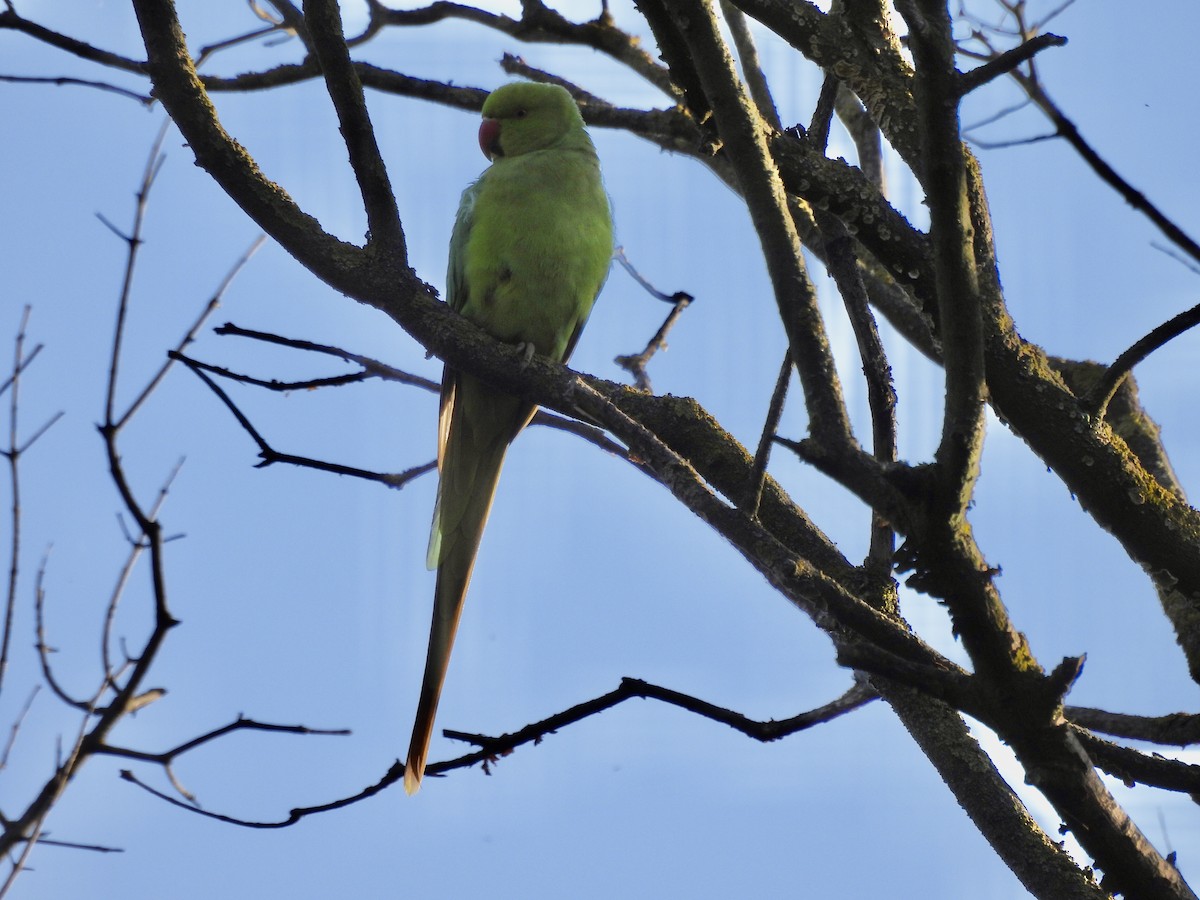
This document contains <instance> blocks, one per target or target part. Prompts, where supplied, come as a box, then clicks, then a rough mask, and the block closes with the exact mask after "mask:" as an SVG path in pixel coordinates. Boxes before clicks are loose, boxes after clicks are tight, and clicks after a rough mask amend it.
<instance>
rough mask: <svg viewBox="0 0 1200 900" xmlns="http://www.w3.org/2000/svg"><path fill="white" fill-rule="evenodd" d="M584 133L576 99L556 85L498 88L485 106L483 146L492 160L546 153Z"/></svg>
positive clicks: (523, 83) (481, 131)
mask: <svg viewBox="0 0 1200 900" xmlns="http://www.w3.org/2000/svg"><path fill="white" fill-rule="evenodd" d="M576 132H578V133H582V132H583V117H582V116H581V115H580V114H579V107H578V106H576V105H575V100H574V98H572V97H571V95H570V94H569V93H568V92H567V91H566V89H564V88H561V87H559V86H558V85H556V84H534V83H533V82H529V81H518V82H514V83H512V84H506V85H504V86H503V87H500V88H497V89H496V90H494V91H492V93H490V94H489V95H488V98H487V100H485V101H484V103H483V123H482V124H481V125H480V126H479V146H480V148H481V149H482V150H483V154H484V156H486V157H487V158H488V159H490V160H496V159H499V158H504V157H511V156H520V155H521V154H522V153H530V152H532V151H534V150H545V149H546V148H547V147H553V146H555V145H557V144H559V143H561V142H562V141H563V140H564V139H565V138H567V137H568V136H570V135H572V134H574V133H576Z"/></svg>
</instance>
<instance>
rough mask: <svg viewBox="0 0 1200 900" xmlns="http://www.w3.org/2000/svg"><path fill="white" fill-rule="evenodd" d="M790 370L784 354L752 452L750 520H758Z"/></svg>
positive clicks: (790, 367) (789, 363)
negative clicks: (756, 444)
mask: <svg viewBox="0 0 1200 900" xmlns="http://www.w3.org/2000/svg"><path fill="white" fill-rule="evenodd" d="M792 368H793V366H792V354H791V353H784V354H783V362H782V363H780V366H779V375H778V377H776V379H775V389H774V390H773V391H772V392H771V403H770V405H769V406H768V407H767V417H766V419H764V420H763V427H762V435H761V436H760V437H759V439H758V447H757V448H756V449H755V451H754V464H753V465H752V466H751V468H750V490H749V491H747V494H746V496H747V500H746V512H747V513H748V514H749V516H750V518H752V519H757V518H758V507H759V504H761V503H762V492H763V485H765V484H766V482H767V464H768V463H769V462H770V461H771V446H772V445H773V444H774V443H775V437H776V432H778V431H779V420H780V418H781V417H782V416H783V405H784V402H785V401H786V400H787V389H788V383H789V382H790V381H791V380H792Z"/></svg>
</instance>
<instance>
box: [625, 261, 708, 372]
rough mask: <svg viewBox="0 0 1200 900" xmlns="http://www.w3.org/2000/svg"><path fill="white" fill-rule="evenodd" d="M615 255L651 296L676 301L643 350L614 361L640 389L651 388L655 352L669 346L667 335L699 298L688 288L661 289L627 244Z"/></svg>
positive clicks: (666, 301)
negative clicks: (632, 256)
mask: <svg viewBox="0 0 1200 900" xmlns="http://www.w3.org/2000/svg"><path fill="white" fill-rule="evenodd" d="M613 258H614V259H616V261H617V262H619V263H620V264H621V268H623V269H624V270H625V271H626V272H628V273H629V274H630V275H631V276H632V277H633V280H634V281H636V282H637V283H638V284H640V285H641V286H642V287H643V288H644V289H645V291H646V293H648V294H649V295H650V296H651V297H653V298H654V299H656V300H661V301H662V302H663V303H671V304H674V306H673V308H672V309H671V312H670V313H668V314H667V318H666V319H665V320H664V321H663V323H662V325H660V326H659V329H658V331H656V332H655V333H654V337H652V338H650V340H649V342H648V343H647V344H646V346H645V349H643V350H642V352H641V353H635V354H632V355H630V356H618V357H617V358H616V359H614V360H613V362H615V363H616V364H617V365H618V366H620V367H621V368H622V369H624V370H625V371H626V372H629V373H630V374H631V375H633V379H634V384H635V385H636V386H637V388H638V390H642V391H650V390H652V387H651V384H650V376H649V375H648V374H647V372H646V366H647V365H648V364H649V362H650V360H651V358H652V357H653V356H654V354H655V353H657V352H658V351H659V350H665V349H666V347H667V334H668V333H669V332H670V330H671V329H672V328H674V327H675V323H676V322H677V321H678V320H679V317H680V315H682V314H683V311H684V310H685V309H687V308H688V306H689V305H690V304H691V303H692V301H693V300H695V298H694V297H693V296H692V295H691V294H689V293H687V292H686V291H676V292H675V293H674V294H667V293H664V292H663V291H660V290H659V289H658V288H656V287H655V286H654V285H652V284H651V283H650V282H649V281H647V280H646V279H645V278H644V277H643V276H642V273H641V272H639V271H638V270H637V269H636V268H635V267H634V265H633V263H631V262H630V261H629V257H627V256H626V255H625V248H624V247H618V248H617V249H616V251H615V252H614V253H613Z"/></svg>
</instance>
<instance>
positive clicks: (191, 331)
mask: <svg viewBox="0 0 1200 900" xmlns="http://www.w3.org/2000/svg"><path fill="white" fill-rule="evenodd" d="M266 240H267V236H266V235H265V234H260V235H259V236H258V237H257V238H255V239H254V241H253V243H251V244H250V246H249V247H248V248H246V251H245V252H244V253H243V254H242V255H241V256H240V257H239V258H238V260H237V261H236V262H235V263H234V264H233V265H232V266H231V267H230V269H229V271H228V272H226V273H225V277H224V278H222V279H221V283H220V284H219V285H218V286H217V289H216V291H215V292H214V293H213V295H212V296H211V297H210V298H209V300H208V302H207V303H206V304H205V305H204V309H202V310H201V311H200V315H198V316H197V317H196V321H194V322H193V323H192V324H191V326H190V327H189V328H188V330H187V331H186V332H185V333H184V335H183V337H182V338H181V339H180V341H179V343H178V344H176V345H175V350H176V351H177V352H182V351H183V348H184V347H186V346H187V345H188V344H190V343H191V342H192V341H194V340H195V339H196V335H197V334H198V333H199V331H200V329H201V328H202V327H204V323H205V322H207V321H208V317H209V316H211V315H212V314H213V312H214V311H215V310H216V308H217V307H218V306H220V305H221V300H222V299H223V298H224V296H225V293H226V291H228V290H229V286H230V285H231V284H233V280H234V279H235V278H237V276H238V275H239V274H240V273H241V271H242V269H244V268H245V267H246V264H247V263H248V262H250V259H251V257H253V256H254V254H255V253H257V252H258V250H259V248H260V247H262V245H263V244H264V243H265V242H266ZM172 363H173V360H172V359H171V358H170V355H169V354H168V357H167V361H166V362H164V363H163V364H162V366H161V367H160V368H159V370H158V371H157V372H156V373H155V374H154V377H153V378H151V379H150V381H149V382H148V383H147V384H146V387H145V388H143V389H142V392H141V393H140V394H138V396H137V398H136V399H135V400H134V401H133V402H132V403H130V404H129V408H128V409H126V410H125V413H124V415H122V416H121V417H120V418H119V419H118V420H117V421H116V423H115V427H116V428H117V429H120V428H123V427H124V425H125V423H126V422H128V421H129V420H130V419H131V418H133V416H134V415H136V414H137V411H138V410H139V409H140V408H141V406H142V404H143V403H145V402H146V398H148V397H149V396H150V395H151V394H152V393H154V391H155V389H156V388H157V387H158V386H159V384H161V383H162V380H163V379H164V378H166V376H167V372H169V371H170V370H171V365H172Z"/></svg>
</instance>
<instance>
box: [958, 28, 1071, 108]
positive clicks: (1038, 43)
mask: <svg viewBox="0 0 1200 900" xmlns="http://www.w3.org/2000/svg"><path fill="white" fill-rule="evenodd" d="M1066 43H1067V39H1066V38H1065V37H1062V36H1061V35H1057V34H1039V35H1037V36H1035V37H1032V38H1030V39H1029V40H1027V41H1025V42H1024V43H1023V44H1020V45H1019V46H1016V47H1013V48H1012V49H1011V50H1007V51H1005V52H1004V53H1001V54H1000V55H999V56H997V57H994V58H993V59H991V60H989V61H988V62H986V63H984V64H983V65H982V66H977V67H976V68H974V69H971V71H969V72H964V73H963V74H962V75H961V76H960V77H959V80H958V92H959V95H960V96H963V95H966V94H969V93H970V92H971V91H973V90H975V89H976V88H978V87H982V86H983V85H985V84H987V83H988V82H989V81H994V80H995V79H997V78H1000V77H1001V76H1002V75H1007V74H1009V73H1010V72H1012V71H1013V70H1014V69H1015V68H1016V67H1017V66H1019V65H1021V63H1023V62H1027V61H1028V60H1030V59H1032V58H1033V57H1034V56H1035V55H1036V54H1038V53H1040V52H1041V51H1042V50H1045V49H1046V48H1047V47H1063V46H1066Z"/></svg>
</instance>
